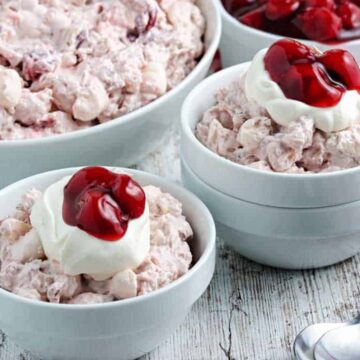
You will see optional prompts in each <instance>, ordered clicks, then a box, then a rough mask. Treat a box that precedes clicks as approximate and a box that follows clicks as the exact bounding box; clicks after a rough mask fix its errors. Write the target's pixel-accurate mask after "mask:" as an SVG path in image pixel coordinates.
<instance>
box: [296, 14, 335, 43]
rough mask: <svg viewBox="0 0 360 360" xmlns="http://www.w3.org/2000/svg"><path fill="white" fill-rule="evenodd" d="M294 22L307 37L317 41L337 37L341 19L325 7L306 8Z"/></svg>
mask: <svg viewBox="0 0 360 360" xmlns="http://www.w3.org/2000/svg"><path fill="white" fill-rule="evenodd" d="M295 23H296V25H297V26H298V27H299V28H300V29H301V31H302V32H303V33H304V34H305V35H306V36H307V37H308V38H309V39H315V40H318V41H325V40H331V39H334V38H337V36H338V34H339V33H340V30H341V19H340V18H339V17H338V16H337V15H336V14H334V13H333V12H332V11H330V10H329V9H327V8H325V7H310V8H307V9H306V10H305V11H304V12H303V13H301V14H299V15H298V16H297V17H296V20H295Z"/></svg>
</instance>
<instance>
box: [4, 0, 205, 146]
mask: <svg viewBox="0 0 360 360" xmlns="http://www.w3.org/2000/svg"><path fill="white" fill-rule="evenodd" d="M0 23H1V27H0V140H23V139H34V138H39V137H45V136H51V135H56V134H63V133H67V132H72V131H75V130H80V129H83V128H88V127H91V126H94V125H98V124H101V123H104V122H107V121H111V120H113V119H117V118H119V117H121V116H122V115H125V114H127V113H129V112H132V111H134V110H136V109H138V108H140V107H142V106H145V105H147V104H149V103H151V102H152V101H154V100H156V99H158V98H159V97H161V96H162V95H164V94H165V93H167V92H168V91H170V90H171V89H173V88H174V87H176V86H177V85H178V84H179V83H180V82H181V81H182V80H184V79H185V78H186V77H187V76H188V74H189V73H190V72H191V71H192V70H193V68H194V67H195V66H196V65H197V63H198V61H199V59H200V58H201V56H202V55H203V52H204V41H203V36H204V33H205V25H206V24H205V17H204V16H203V14H202V12H201V10H200V8H199V7H198V6H197V5H196V3H195V0H132V1H129V0H106V1H101V0H7V1H0Z"/></svg>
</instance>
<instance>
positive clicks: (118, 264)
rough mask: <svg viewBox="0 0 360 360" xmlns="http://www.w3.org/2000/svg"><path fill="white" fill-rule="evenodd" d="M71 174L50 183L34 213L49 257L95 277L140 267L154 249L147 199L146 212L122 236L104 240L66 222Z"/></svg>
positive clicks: (74, 272) (73, 271)
mask: <svg viewBox="0 0 360 360" xmlns="http://www.w3.org/2000/svg"><path fill="white" fill-rule="evenodd" d="M70 178H71V177H65V178H63V179H62V180H60V181H58V182H56V183H54V184H52V185H51V186H49V187H48V188H47V189H46V190H45V191H44V193H43V195H42V196H41V197H40V198H39V199H38V200H37V201H36V202H35V204H34V206H33V209H32V212H31V215H30V219H31V223H32V225H33V227H34V228H35V229H36V230H37V232H38V233H39V236H40V239H41V243H42V246H43V248H44V252H45V254H46V256H47V258H49V259H51V260H55V261H58V262H59V263H60V264H61V266H62V268H63V269H64V272H65V274H68V275H79V274H87V275H90V276H91V277H93V278H94V279H95V280H106V279H109V278H111V277H112V276H114V274H116V273H118V272H120V271H125V270H128V269H136V268H137V267H138V266H139V265H140V264H141V263H142V262H143V261H144V260H145V258H146V256H147V254H148V252H149V249H150V215H149V206H148V204H147V202H146V205H145V210H144V212H143V214H142V215H141V216H140V217H139V218H137V219H133V220H131V221H129V223H128V227H127V230H126V233H125V235H124V236H123V237H122V238H121V239H120V240H117V241H103V240H101V239H99V238H96V237H94V236H91V235H90V234H89V233H87V232H85V231H83V230H81V229H80V228H79V227H76V226H70V225H67V224H66V223H65V222H64V220H63V215H62V210H63V203H64V188H65V186H66V185H67V184H68V182H69V180H70Z"/></svg>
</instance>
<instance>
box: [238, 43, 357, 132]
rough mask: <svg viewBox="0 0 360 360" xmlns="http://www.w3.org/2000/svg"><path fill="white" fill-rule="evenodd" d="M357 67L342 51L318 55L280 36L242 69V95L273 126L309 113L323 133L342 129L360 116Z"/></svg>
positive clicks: (346, 52) (331, 51)
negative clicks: (264, 110) (270, 119)
mask: <svg viewBox="0 0 360 360" xmlns="http://www.w3.org/2000/svg"><path fill="white" fill-rule="evenodd" d="M359 91H360V69H359V66H358V64H357V63H356V61H355V59H354V58H353V56H352V55H351V54H350V53H349V52H348V51H345V50H342V49H332V50H328V51H326V52H324V53H322V52H320V51H319V50H317V49H315V48H313V47H310V46H307V45H305V44H303V43H301V42H299V41H296V40H291V39H281V40H279V41H277V42H275V43H274V44H273V45H272V46H271V47H270V48H269V49H263V50H261V51H259V52H258V53H257V54H256V55H255V57H254V59H253V61H252V63H251V65H250V68H249V70H248V72H247V75H246V83H245V93H246V95H247V97H248V98H249V99H251V100H253V101H255V102H256V103H257V104H258V105H260V106H261V107H263V108H265V109H266V110H267V111H268V113H269V114H270V116H271V117H272V119H273V120H274V121H275V122H277V123H278V124H279V125H283V126H287V125H288V124H289V123H290V122H292V121H294V120H295V119H298V118H299V117H301V116H311V117H312V118H313V119H314V122H315V126H316V127H317V128H318V129H320V130H322V131H325V132H332V131H339V130H343V129H346V128H347V127H349V126H350V125H351V124H352V123H354V122H356V121H358V120H359V119H360V95H359Z"/></svg>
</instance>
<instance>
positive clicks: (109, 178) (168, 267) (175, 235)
mask: <svg viewBox="0 0 360 360" xmlns="http://www.w3.org/2000/svg"><path fill="white" fill-rule="evenodd" d="M94 173H96V174H95V177H94V176H93V174H94ZM84 175H86V176H87V179H89V178H90V179H92V180H91V182H89V183H88V184H87V185H85V183H84ZM91 176H93V177H91ZM94 179H96V180H94ZM104 179H105V180H106V181H105V180H104ZM104 181H105V182H104ZM104 184H105V185H104ZM107 185H109V188H108V187H107ZM79 189H82V190H81V191H79ZM109 189H111V190H109ZM62 192H63V193H64V194H63V195H62ZM59 213H60V218H59ZM51 218H52V219H55V220H52V221H51V220H49V219H51ZM192 236H193V232H192V229H191V226H190V224H189V223H188V222H187V221H186V219H185V217H184V216H183V214H182V205H181V203H180V202H179V201H178V200H177V199H175V198H174V197H173V196H171V195H169V194H167V193H164V192H162V191H161V189H159V188H157V187H154V186H145V187H144V188H141V187H140V185H138V184H137V183H136V182H135V181H133V180H132V179H131V178H130V177H129V176H128V175H125V174H115V173H112V172H110V171H108V170H106V169H103V168H85V169H82V170H81V171H79V172H78V173H77V174H75V175H74V176H73V177H72V178H70V179H69V178H65V179H63V180H61V181H59V182H58V183H56V184H54V185H51V186H50V187H49V188H48V189H47V190H45V191H44V193H40V192H39V191H36V190H32V191H30V192H28V193H27V194H25V195H24V196H23V199H22V202H21V203H20V204H19V206H18V207H17V209H16V211H15V212H14V213H13V214H12V215H11V216H10V217H8V218H6V219H3V220H2V221H1V222H0V260H1V263H0V264H1V266H0V286H1V287H2V288H3V289H5V290H8V291H10V292H13V293H15V294H17V295H20V296H23V297H26V298H30V299H34V300H42V301H47V302H51V303H69V304H93V303H101V302H109V301H114V300H120V299H126V298H130V297H135V296H138V295H142V294H147V293H149V292H152V291H154V290H156V289H159V288H161V287H163V286H165V285H167V284H169V283H171V282H172V281H174V280H176V279H178V278H179V277H181V276H182V275H183V274H185V273H186V272H187V271H188V270H189V268H190V266H191V262H192V254H191V251H190V247H189V245H188V241H189V240H190V239H191V238H192Z"/></svg>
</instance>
